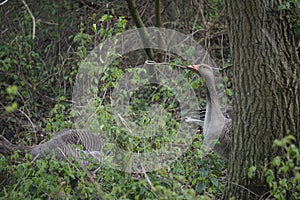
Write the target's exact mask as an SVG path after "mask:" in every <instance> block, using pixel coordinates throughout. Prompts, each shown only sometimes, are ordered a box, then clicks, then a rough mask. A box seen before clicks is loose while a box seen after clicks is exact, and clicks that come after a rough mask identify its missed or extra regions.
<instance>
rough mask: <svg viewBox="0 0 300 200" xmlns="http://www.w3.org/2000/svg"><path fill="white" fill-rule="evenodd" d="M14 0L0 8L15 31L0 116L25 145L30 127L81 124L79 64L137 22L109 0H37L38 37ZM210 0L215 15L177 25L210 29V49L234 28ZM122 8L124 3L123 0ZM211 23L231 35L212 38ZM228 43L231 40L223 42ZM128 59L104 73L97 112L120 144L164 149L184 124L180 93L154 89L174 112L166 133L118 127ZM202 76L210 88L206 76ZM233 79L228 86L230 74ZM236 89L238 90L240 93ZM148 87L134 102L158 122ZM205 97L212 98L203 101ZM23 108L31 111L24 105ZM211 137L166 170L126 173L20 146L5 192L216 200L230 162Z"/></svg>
mask: <svg viewBox="0 0 300 200" xmlns="http://www.w3.org/2000/svg"><path fill="white" fill-rule="evenodd" d="M10 2H12V3H11V4H10V3H7V4H5V7H0V9H1V11H3V12H0V13H1V14H0V15H1V16H0V18H1V20H2V19H5V20H4V22H3V23H1V26H2V25H3V26H6V27H8V28H9V29H8V31H5V30H6V27H5V28H3V30H4V31H3V34H1V36H0V37H1V45H0V73H1V76H0V98H1V106H2V105H3V107H4V108H5V110H6V111H7V112H5V111H4V112H3V113H4V114H3V115H1V116H0V117H1V122H0V124H1V130H2V132H3V133H6V134H7V133H12V134H9V135H12V137H11V138H13V139H19V140H18V141H17V143H18V144H20V143H23V144H24V143H26V142H24V141H23V142H22V139H23V138H24V137H23V135H22V134H21V133H22V131H24V129H25V132H29V133H31V132H33V130H31V129H30V127H35V126H37V127H39V129H41V130H42V132H56V131H59V130H61V129H63V128H70V127H72V120H73V117H74V116H75V113H72V112H71V111H70V109H71V103H72V101H71V94H72V86H73V84H74V82H75V78H76V74H77V70H78V64H79V63H80V61H81V60H82V59H84V58H85V57H86V56H87V54H88V52H89V51H90V50H92V49H94V48H95V45H96V44H97V43H98V42H99V41H103V40H105V39H107V38H110V37H111V36H113V35H118V34H120V33H122V32H123V31H124V30H125V29H126V28H127V26H128V23H127V20H128V19H129V18H128V17H124V16H123V15H122V14H121V15H117V14H116V13H117V12H118V11H116V12H115V11H113V10H112V9H109V8H107V5H108V6H110V5H111V4H110V3H108V2H106V1H97V3H99V2H100V3H99V4H100V5H101V4H103V5H104V6H103V7H101V8H100V9H97V10H96V9H95V8H93V7H91V6H90V5H86V4H84V3H83V2H88V1H78V2H74V1H71V0H63V1H59V2H52V1H48V2H43V3H42V4H39V3H34V2H28V5H29V7H30V8H31V9H32V11H33V14H34V16H35V18H36V39H35V40H33V39H32V35H31V33H32V30H31V29H32V19H31V16H30V15H29V14H28V12H27V10H26V9H25V7H23V6H21V4H18V3H20V2H14V1H10ZM103 2H104V3H103ZM142 4H144V3H143V2H142ZM204 4H205V8H206V9H205V13H204V16H205V18H206V21H205V20H204V21H205V22H204V21H202V20H203V19H200V18H198V15H195V14H194V13H195V12H193V11H195V8H194V6H189V7H188V9H187V11H188V13H185V14H188V15H185V14H183V13H182V15H181V16H185V17H184V19H183V17H182V22H180V21H177V22H176V23H169V24H173V25H174V27H175V28H178V30H180V31H183V32H188V33H189V31H190V30H192V31H193V32H195V34H194V36H195V38H196V39H199V38H200V39H202V38H201V37H202V36H204V35H205V41H204V42H203V41H201V42H203V43H205V44H207V46H205V47H207V48H208V49H209V50H210V51H213V50H211V49H210V46H213V45H211V44H215V43H218V42H220V41H223V39H224V38H223V35H224V34H223V33H221V31H222V30H223V26H222V23H220V21H221V20H220V17H218V16H219V15H221V14H220V13H221V12H220V10H221V9H222V1H220V0H211V1H206V2H205V3H204ZM94 5H96V3H95V4H94ZM116 7H117V6H116ZM119 7H120V10H121V11H122V8H123V6H121V2H120V6H119ZM197 9H198V8H197ZM121 11H120V12H121ZM181 12H186V11H184V10H182V11H181ZM123 14H124V13H123ZM125 14H126V12H125ZM145 15H147V12H146V13H145ZM145 18H147V16H146V17H145ZM150 18H151V17H150V16H149V19H150ZM221 19H222V18H221ZM185 22H187V23H185ZM166 26H168V23H166ZM170 27H171V28H172V26H170ZM170 27H169V28H170ZM207 30H208V31H211V32H216V33H221V34H219V35H222V37H219V36H218V34H216V35H217V36H214V35H212V36H211V37H210V34H209V33H206V32H205V31H207ZM218 45H221V46H223V43H219V44H218ZM216 57H217V56H216ZM219 58H220V59H222V62H221V63H222V65H225V64H224V63H226V62H225V61H224V60H225V59H224V57H219ZM223 61H224V62H223ZM170 63H171V65H173V64H181V65H184V66H186V65H188V64H190V63H187V62H186V61H181V60H180V59H179V58H176V57H172V58H171V59H170ZM123 64H124V68H125V67H131V66H127V63H121V61H120V59H116V60H114V62H113V63H112V64H111V65H110V66H109V68H108V70H107V71H105V72H104V73H103V76H102V77H101V80H99V88H97V89H99V94H98V97H97V98H96V100H95V102H96V107H97V110H96V111H95V112H96V113H97V117H98V122H99V124H101V127H100V128H101V130H102V131H104V132H105V133H106V134H107V136H108V137H109V138H110V139H111V140H113V141H114V142H115V143H116V144H117V145H119V146H120V147H122V148H130V150H131V151H133V152H142V151H149V150H151V149H153V148H154V147H155V148H157V149H159V148H161V146H162V145H165V144H168V142H169V140H170V137H169V136H170V135H173V134H176V130H177V129H178V124H177V122H176V120H172V117H174V116H176V113H175V114H174V113H172V112H173V110H176V108H177V107H178V105H177V103H176V101H172V102H170V101H168V99H173V98H174V94H173V93H172V91H170V90H168V88H166V87H162V88H160V89H159V91H158V92H157V93H156V94H154V95H152V96H151V95H150V97H151V99H150V102H151V104H158V103H160V102H163V106H164V107H165V108H166V109H167V110H168V111H169V113H168V114H169V115H168V118H166V119H167V120H166V121H167V122H168V124H166V126H165V127H163V130H162V134H161V135H160V136H159V137H155V138H151V139H150V141H147V140H143V139H140V138H138V137H131V136H129V135H128V134H124V133H126V132H128V129H126V128H124V127H123V128H120V127H119V126H117V124H116V121H115V120H114V119H113V116H112V115H111V113H110V112H109V111H110V110H109V109H107V107H105V103H109V101H110V98H111V93H110V92H112V91H113V89H114V88H115V87H117V86H118V85H117V80H119V79H120V78H121V77H122V75H123V73H124V71H125V70H124V69H122V68H121V67H122V66H121V65H123ZM193 64H194V63H193ZM120 66H121V67H120ZM126 70H130V69H126ZM141 73H142V72H141ZM2 74H4V75H3V76H2ZM136 81H137V82H140V81H142V80H140V79H136ZM200 81H201V82H200V84H202V86H203V79H200ZM225 82H226V84H227V83H228V82H229V81H228V79H226V81H225ZM193 86H194V87H195V89H196V88H199V79H197V80H195V81H194V83H193ZM145 88H146V89H149V88H150V90H151V91H155V90H156V89H157V88H152V86H149V85H145ZM227 93H228V95H230V94H231V93H230V91H227ZM143 94H144V90H143V88H142V89H141V90H136V91H133V92H132V94H131V97H132V105H131V106H132V107H134V108H135V109H136V110H137V111H136V112H134V113H133V114H132V115H134V116H131V117H132V118H136V119H137V121H138V122H139V123H140V124H141V126H142V127H143V126H146V125H147V123H149V121H151V120H150V119H151V118H150V117H149V116H148V115H147V112H144V111H145V110H147V109H149V107H150V108H151V105H150V106H149V105H147V104H145V100H146V99H145V95H143ZM146 97H149V96H146ZM147 100H148V99H147ZM146 102H147V101H146ZM200 103H201V104H204V103H205V102H204V101H203V100H202V102H200ZM141 108H143V109H144V110H143V109H141ZM17 110H20V111H22V112H23V113H24V114H20V113H21V112H20V113H19V112H16V111H17ZM141 110H142V111H141ZM23 118H25V120H23ZM160 119H162V118H160V117H159V116H158V117H157V120H160ZM169 119H171V120H169ZM8 121H9V122H10V123H7V122H8ZM24 121H26V122H28V121H30V122H31V123H33V124H34V125H30V126H28V125H27V123H24ZM20 122H21V123H20ZM15 127H19V128H15ZM20 127H21V128H20ZM28 127H29V128H28ZM20 130H21V131H20ZM16 133H18V134H16ZM25 136H26V139H27V140H28V141H35V143H38V141H40V140H38V139H37V134H36V133H34V134H27V135H25ZM49 137H50V136H49ZM42 139H44V138H42ZM201 145H202V136H201V135H197V136H196V138H195V140H194V142H193V143H192V145H191V146H190V149H188V151H187V152H186V153H185V154H184V155H183V156H181V157H180V158H179V159H178V160H177V161H175V162H174V163H173V164H172V165H171V166H169V168H167V169H161V170H158V171H156V172H151V173H144V174H137V175H136V174H126V173H123V172H120V171H118V170H114V169H111V168H110V167H109V166H101V168H100V169H99V170H98V171H97V173H96V176H95V177H94V178H95V180H94V181H91V180H89V179H88V178H87V176H86V174H85V172H84V171H83V170H82V169H81V167H80V165H79V164H78V163H76V162H74V161H72V160H71V161H70V160H69V161H58V160H55V159H54V158H53V157H52V156H50V155H49V157H48V158H46V159H41V160H36V159H34V158H31V157H30V156H29V155H27V157H26V158H20V157H19V156H18V154H14V155H12V156H11V157H7V158H6V157H4V156H1V157H0V177H1V178H0V198H1V199H24V198H26V199H78V198H81V199H99V196H104V197H105V198H107V199H157V198H161V199H214V198H217V197H220V196H221V193H222V190H223V188H224V182H223V181H224V174H222V170H223V169H224V168H225V166H226V162H225V161H224V160H223V159H221V158H219V157H218V156H217V155H215V154H207V155H206V156H204V155H203V154H202V151H200V150H199V149H200V148H201ZM153 146H154V147H153ZM136 177H137V178H136Z"/></svg>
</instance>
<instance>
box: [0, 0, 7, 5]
mask: <svg viewBox="0 0 300 200" xmlns="http://www.w3.org/2000/svg"><path fill="white" fill-rule="evenodd" d="M6 2H8V0H4V1H3V2H1V3H0V6H2V5H4V4H5V3H6Z"/></svg>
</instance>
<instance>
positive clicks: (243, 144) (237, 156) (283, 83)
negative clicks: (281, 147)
mask: <svg viewBox="0 0 300 200" xmlns="http://www.w3.org/2000/svg"><path fill="white" fill-rule="evenodd" d="M280 2H282V1H280V0H251V1H240V0H226V1H225V4H226V10H227V14H228V18H229V19H228V23H229V24H228V25H229V37H230V42H231V52H232V59H233V63H234V82H233V84H234V103H233V107H234V108H233V109H234V112H235V113H234V117H233V133H232V144H231V149H232V151H231V155H230V159H229V166H228V185H227V187H226V191H225V193H224V197H223V198H224V199H229V198H230V197H234V198H235V199H239V200H240V199H259V198H261V197H262V199H264V197H267V196H268V195H269V193H268V191H269V188H268V185H267V184H266V181H265V177H264V175H263V167H264V166H266V165H268V164H269V163H270V161H271V160H272V158H273V157H274V156H276V155H277V154H280V152H278V151H277V150H276V149H273V148H272V144H273V140H274V139H276V138H282V137H284V136H286V135H289V134H293V135H295V136H296V138H297V141H298V142H299V131H300V119H299V116H300V91H299V90H300V67H299V58H298V57H297V54H296V48H295V41H294V35H293V31H292V19H291V18H289V16H291V15H289V13H288V10H283V11H278V9H277V7H278V6H279V5H280ZM298 145H299V143H298ZM251 166H255V167H256V172H255V174H254V177H253V178H249V177H248V176H247V172H248V169H249V168H250V167H251Z"/></svg>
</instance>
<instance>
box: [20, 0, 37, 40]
mask: <svg viewBox="0 0 300 200" xmlns="http://www.w3.org/2000/svg"><path fill="white" fill-rule="evenodd" d="M22 2H23V4H24V6H25V7H26V9H27V11H28V13H29V15H30V17H31V19H32V39H33V40H34V38H35V17H34V16H33V14H32V12H31V10H30V8H29V7H28V5H27V3H26V2H25V0H22Z"/></svg>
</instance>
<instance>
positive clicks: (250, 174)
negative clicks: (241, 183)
mask: <svg viewBox="0 0 300 200" xmlns="http://www.w3.org/2000/svg"><path fill="white" fill-rule="evenodd" d="M255 171H256V167H255V166H251V167H249V169H248V177H249V178H252V177H253V175H254V173H255Z"/></svg>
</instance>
